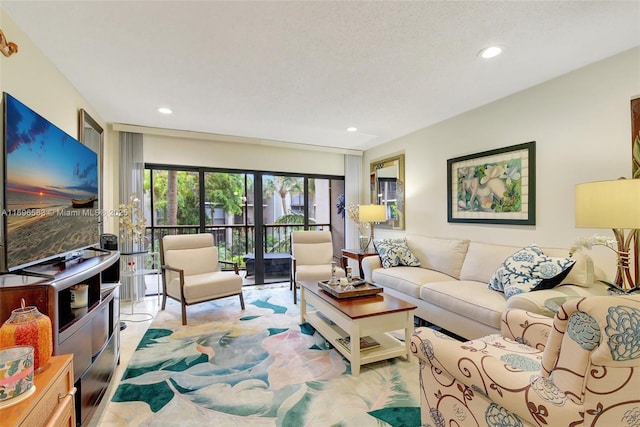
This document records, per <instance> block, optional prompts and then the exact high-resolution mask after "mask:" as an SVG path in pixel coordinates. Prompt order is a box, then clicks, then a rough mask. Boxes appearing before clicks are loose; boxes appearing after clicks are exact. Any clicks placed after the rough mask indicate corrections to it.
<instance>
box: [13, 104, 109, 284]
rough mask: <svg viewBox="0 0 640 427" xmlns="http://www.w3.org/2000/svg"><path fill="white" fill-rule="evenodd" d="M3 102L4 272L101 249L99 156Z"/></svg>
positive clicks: (36, 117) (31, 113)
mask: <svg viewBox="0 0 640 427" xmlns="http://www.w3.org/2000/svg"><path fill="white" fill-rule="evenodd" d="M3 95H4V97H3V100H4V102H3V103H4V132H3V133H4V162H3V163H2V166H3V185H2V191H3V194H2V201H3V208H2V230H3V238H2V244H3V246H4V248H3V249H4V250H3V251H2V257H0V264H3V265H0V269H1V270H2V271H15V270H20V269H25V268H26V267H28V266H32V265H34V264H39V263H44V262H45V261H50V260H54V259H55V260H57V259H63V258H69V257H70V256H71V255H74V254H78V253H79V252H80V251H81V250H83V249H86V248H88V247H91V246H94V247H97V246H98V243H99V219H100V215H99V211H98V209H97V207H98V203H97V200H98V155H97V154H96V153H95V152H94V151H93V150H91V149H89V148H88V147H86V146H85V145H83V144H82V143H80V142H79V141H78V140H76V139H75V138H72V137H71V136H69V135H68V134H67V133H65V132H64V131H62V130H61V129H59V128H58V127H56V126H55V125H54V124H52V123H50V122H49V121H48V120H47V119H45V118H44V117H42V116H41V115H39V114H38V113H36V112H35V111H33V110H31V109H30V108H29V107H27V106H26V105H24V104H23V103H22V102H20V101H18V100H17V99H16V98H14V97H13V96H11V95H9V94H8V93H6V92H5V93H4V94H3Z"/></svg>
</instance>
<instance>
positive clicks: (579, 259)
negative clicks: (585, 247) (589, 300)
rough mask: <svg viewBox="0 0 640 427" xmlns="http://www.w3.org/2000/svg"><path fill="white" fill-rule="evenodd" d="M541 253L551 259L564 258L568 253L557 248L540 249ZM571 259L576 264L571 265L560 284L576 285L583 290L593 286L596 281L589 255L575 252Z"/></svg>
mask: <svg viewBox="0 0 640 427" xmlns="http://www.w3.org/2000/svg"><path fill="white" fill-rule="evenodd" d="M542 251H543V252H544V253H545V255H549V256H552V257H565V256H567V255H568V253H569V251H568V250H567V249H558V248H542ZM571 258H572V259H574V260H575V261H576V263H575V264H574V265H573V268H572V269H571V271H570V272H569V274H567V277H565V278H564V279H563V280H562V282H560V284H561V285H577V286H582V287H583V288H587V287H590V286H591V285H593V283H594V282H595V280H596V279H595V271H594V270H595V267H594V265H593V259H592V258H591V257H590V256H589V255H587V254H585V253H584V252H580V251H578V252H575V253H574V254H573V255H572V256H571Z"/></svg>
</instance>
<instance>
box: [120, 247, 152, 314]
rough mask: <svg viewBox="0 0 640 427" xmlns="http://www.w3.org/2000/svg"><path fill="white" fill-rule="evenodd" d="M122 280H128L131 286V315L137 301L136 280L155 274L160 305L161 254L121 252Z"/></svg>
mask: <svg viewBox="0 0 640 427" xmlns="http://www.w3.org/2000/svg"><path fill="white" fill-rule="evenodd" d="M120 259H121V262H120V268H121V270H120V278H121V279H122V278H127V279H128V280H127V283H128V285H129V289H128V291H129V295H128V296H129V300H130V301H131V313H130V314H133V305H134V304H133V303H134V302H135V301H136V295H135V292H134V286H135V278H141V279H142V280H144V276H146V275H148V274H155V275H156V281H157V286H158V290H157V294H158V305H160V277H161V273H162V272H161V270H160V254H159V253H158V252H147V251H140V252H121V253H120Z"/></svg>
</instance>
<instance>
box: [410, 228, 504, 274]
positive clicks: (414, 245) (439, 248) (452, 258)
mask: <svg viewBox="0 0 640 427" xmlns="http://www.w3.org/2000/svg"><path fill="white" fill-rule="evenodd" d="M407 244H408V245H409V249H411V252H413V254H414V255H415V256H416V258H418V259H419V260H420V267H422V268H428V269H430V270H436V271H439V272H441V273H444V274H447V275H449V276H451V277H455V278H456V279H457V278H459V277H460V269H461V268H462V263H463V262H464V259H465V255H466V253H467V247H468V246H469V241H468V240H461V239H440V238H436V237H424V236H417V235H407ZM502 259H504V258H502Z"/></svg>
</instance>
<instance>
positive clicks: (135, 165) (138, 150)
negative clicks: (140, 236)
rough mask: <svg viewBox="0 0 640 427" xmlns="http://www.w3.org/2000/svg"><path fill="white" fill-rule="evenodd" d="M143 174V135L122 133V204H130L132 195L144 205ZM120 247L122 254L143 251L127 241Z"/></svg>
mask: <svg viewBox="0 0 640 427" xmlns="http://www.w3.org/2000/svg"><path fill="white" fill-rule="evenodd" d="M143 174H144V161H143V158H142V134H140V133H130V132H120V203H125V204H126V203H128V201H129V196H131V195H132V194H135V195H136V196H137V197H138V198H139V199H140V201H141V202H140V203H142V199H143V182H144V175H143ZM120 246H121V247H120V251H121V252H131V251H135V250H141V247H139V246H138V245H137V244H133V243H132V242H127V241H125V242H121V243H120Z"/></svg>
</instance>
